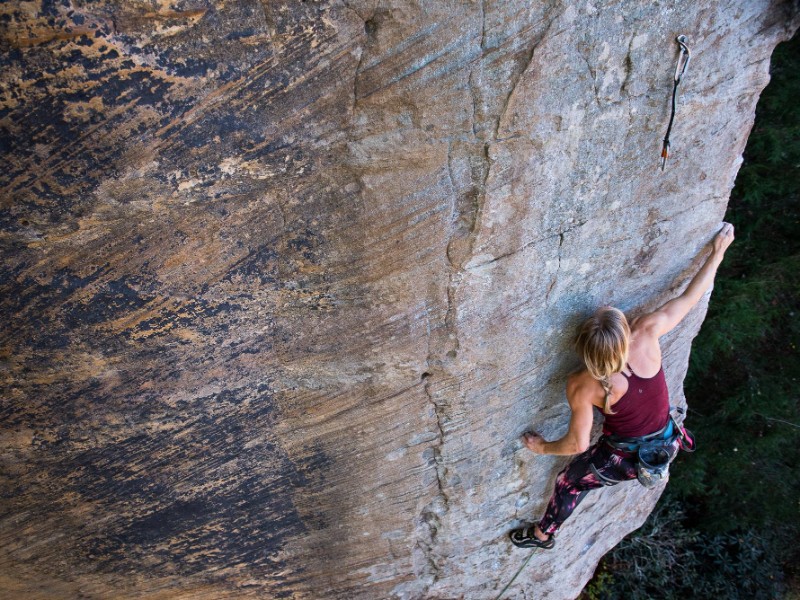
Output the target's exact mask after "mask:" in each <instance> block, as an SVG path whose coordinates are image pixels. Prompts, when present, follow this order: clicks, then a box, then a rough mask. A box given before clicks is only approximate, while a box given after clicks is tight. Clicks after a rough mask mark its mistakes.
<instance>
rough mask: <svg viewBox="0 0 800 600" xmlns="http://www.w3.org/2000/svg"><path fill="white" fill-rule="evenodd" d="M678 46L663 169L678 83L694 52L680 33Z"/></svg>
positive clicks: (663, 152)
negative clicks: (679, 51) (679, 50)
mask: <svg viewBox="0 0 800 600" xmlns="http://www.w3.org/2000/svg"><path fill="white" fill-rule="evenodd" d="M675 41H676V42H677V44H678V46H680V49H681V53H680V54H679V55H678V64H677V65H676V66H675V77H674V84H673V86H672V114H671V115H670V117H669V125H668V126H667V134H666V135H665V136H664V145H663V146H662V147H661V170H662V171H663V170H664V166H665V165H666V164H667V157H668V156H669V134H670V132H671V131H672V122H673V121H674V120H675V102H676V99H677V96H678V84H679V83H680V82H681V78H682V77H683V74H684V73H685V72H686V67H688V66H689V59H690V58H691V57H692V53H691V52H689V47H688V46H687V45H686V36H685V35H679V36H678V37H676V38H675Z"/></svg>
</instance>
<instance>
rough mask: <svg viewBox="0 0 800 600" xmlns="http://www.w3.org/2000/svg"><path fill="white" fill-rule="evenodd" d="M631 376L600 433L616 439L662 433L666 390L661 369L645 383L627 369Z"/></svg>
mask: <svg viewBox="0 0 800 600" xmlns="http://www.w3.org/2000/svg"><path fill="white" fill-rule="evenodd" d="M628 369H630V372H631V375H630V376H628V375H625V373H623V375H624V376H625V379H627V380H628V391H627V392H625V394H623V396H622V398H620V399H619V400H618V401H617V402H616V403H615V404H614V405H613V406H612V407H611V410H613V411H614V414H613V415H605V417H606V420H605V423H604V424H603V433H605V434H606V435H609V434H613V435H617V436H619V437H638V436H640V435H648V434H650V433H655V432H656V431H659V430H660V429H663V428H664V426H665V425H666V424H667V421H668V420H669V390H667V380H666V379H665V377H664V367H663V366H662V367H661V368H660V369H659V370H658V373H656V374H655V375H653V377H650V378H649V379H645V378H644V377H639V376H638V375H636V373H634V372H633V369H631V367H630V365H628Z"/></svg>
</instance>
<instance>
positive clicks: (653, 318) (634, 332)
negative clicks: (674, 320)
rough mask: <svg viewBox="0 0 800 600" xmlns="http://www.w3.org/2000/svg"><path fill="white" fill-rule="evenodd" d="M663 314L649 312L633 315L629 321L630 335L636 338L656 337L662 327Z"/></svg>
mask: <svg viewBox="0 0 800 600" xmlns="http://www.w3.org/2000/svg"><path fill="white" fill-rule="evenodd" d="M663 321H664V315H663V314H662V313H661V312H659V311H655V312H651V313H646V314H643V315H639V316H638V317H635V318H634V319H632V320H631V322H630V328H631V337H632V338H633V339H634V340H636V339H637V338H638V339H639V340H641V339H643V338H654V339H656V340H657V339H658V337H659V336H658V334H659V332H660V331H661V329H662V327H663Z"/></svg>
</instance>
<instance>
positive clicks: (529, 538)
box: [508, 523, 556, 550]
mask: <svg viewBox="0 0 800 600" xmlns="http://www.w3.org/2000/svg"><path fill="white" fill-rule="evenodd" d="M535 529H536V523H531V524H530V525H526V526H525V527H521V528H519V529H514V530H513V531H511V532H510V533H509V534H508V537H509V538H511V543H512V544H514V545H515V546H517V547H519V548H544V549H545V550H550V548H552V547H553V546H555V545H556V540H555V538H554V537H553V536H552V534H551V535H550V537H549V538H548V539H547V540H546V541H542V540H540V539H539V538H537V537H536V535H535V534H534V530H535Z"/></svg>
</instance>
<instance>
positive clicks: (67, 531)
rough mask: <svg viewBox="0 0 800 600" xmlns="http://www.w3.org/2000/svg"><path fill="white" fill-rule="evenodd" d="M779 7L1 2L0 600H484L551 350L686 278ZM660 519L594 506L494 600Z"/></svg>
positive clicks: (527, 474) (534, 487) (533, 588)
mask: <svg viewBox="0 0 800 600" xmlns="http://www.w3.org/2000/svg"><path fill="white" fill-rule="evenodd" d="M797 15H798V6H797V3H796V2H794V3H793V2H781V1H779V0H731V1H730V2H719V1H704V2H702V1H701V2H677V3H675V2H665V1H657V2H653V1H651V0H631V1H629V2H624V3H620V2H616V3H610V4H609V3H601V2H594V1H592V0H589V1H586V2H548V3H540V2H529V1H519V2H517V1H508V2H487V1H484V2H479V1H471V2H468V1H463V2H462V1H459V2H454V1H447V2H445V1H434V2H430V1H423V0H417V1H414V0H398V1H389V2H385V1H381V0H350V1H345V0H340V1H323V2H317V1H311V0H309V1H305V0H288V1H285V2H277V1H276V2H270V1H268V0H260V1H259V0H239V1H229V0H226V1H224V2H211V1H210V0H186V1H183V0H178V1H176V2H172V3H170V2H166V1H165V0H150V1H147V2H144V1H143V0H134V1H129V2H111V1H105V2H102V1H101V2H97V3H86V2H79V1H78V0H71V1H70V0H64V1H58V2H56V1H52V0H47V1H45V0H41V1H37V2H11V3H6V4H3V5H2V6H0V27H2V59H0V67H1V71H0V128H2V142H1V144H0V148H1V149H2V152H3V165H4V169H3V172H2V174H0V188H1V189H2V194H0V202H2V210H1V211H0V220H1V223H2V233H0V240H2V249H3V263H2V271H1V273H2V274H1V275H0V286H1V287H2V299H0V302H2V314H3V326H2V332H1V335H2V342H1V345H0V361H1V362H0V369H1V371H2V405H1V406H2V426H0V427H1V429H0V433H1V434H2V435H1V437H0V448H2V458H1V459H0V460H1V461H2V463H0V464H2V470H1V471H0V474H1V475H2V479H0V481H2V485H1V487H0V492H1V493H2V500H1V501H0V566H1V567H2V568H0V573H2V575H0V595H2V596H3V597H7V598H17V597H19V598H48V599H49V598H78V597H80V598H93V599H94V598H98V599H99V598H111V597H113V598H153V599H155V598H158V599H172V598H192V599H215V600H216V599H220V598H348V599H349V598H365V599H372V598H408V599H411V598H418V599H422V598H439V599H445V598H447V599H451V598H469V599H479V598H492V597H494V596H495V595H496V594H497V592H498V591H499V590H500V589H501V588H502V587H503V585H505V583H506V582H507V581H508V580H509V579H510V578H511V577H512V576H513V574H514V572H515V571H516V569H517V568H518V567H519V566H520V565H521V563H522V561H523V559H524V558H525V557H527V552H522V551H519V550H517V549H515V548H513V547H512V546H511V545H510V544H509V543H508V542H507V540H506V537H505V536H506V532H507V531H508V530H509V529H510V528H511V527H513V526H515V525H516V524H517V523H519V520H522V519H530V518H534V517H537V516H538V515H539V514H540V513H541V511H542V510H543V507H544V505H545V503H546V501H547V499H548V496H549V493H550V489H551V486H552V483H553V479H554V477H555V474H556V473H557V471H558V470H559V469H560V468H561V467H562V466H563V464H564V463H565V459H563V458H555V457H544V458H543V457H536V456H534V455H532V454H531V453H529V452H527V451H523V450H520V448H519V444H518V442H517V438H518V435H519V434H520V433H521V432H522V431H524V430H525V429H526V428H528V427H530V426H531V425H533V424H535V425H536V426H537V427H538V428H539V430H540V431H542V432H543V433H544V434H545V435H546V436H549V437H551V438H552V437H556V436H559V435H560V434H561V433H563V432H564V431H565V429H566V427H567V416H568V407H567V405H566V402H565V401H564V395H563V390H564V383H565V377H566V374H567V373H568V372H569V371H570V370H571V369H573V368H574V367H575V366H576V365H577V362H576V358H575V357H574V356H573V355H572V354H571V353H570V351H569V342H570V339H571V337H572V332H573V330H574V327H575V325H576V324H577V323H578V322H579V321H580V320H581V319H582V318H583V317H584V316H585V315H586V314H587V313H588V312H589V311H591V310H592V309H593V308H594V307H596V306H597V305H599V304H604V303H611V304H615V305H617V306H620V307H621V308H623V309H624V310H626V311H631V312H633V313H635V312H637V311H641V310H644V309H647V308H652V307H654V306H656V305H658V304H659V303H660V302H663V301H664V300H666V299H667V298H669V297H670V294H673V293H675V292H676V291H677V290H679V288H680V286H681V285H682V284H684V283H685V282H686V280H687V278H688V277H689V276H690V275H691V274H692V273H693V272H694V269H696V267H697V261H696V260H695V257H697V256H698V253H700V252H701V249H702V247H703V245H704V244H705V243H706V242H707V241H708V240H709V239H710V237H711V236H712V234H713V233H714V230H715V227H716V226H717V224H718V222H719V221H720V220H721V218H722V215H723V214H724V211H725V206H726V201H727V198H728V194H729V192H730V189H731V186H732V185H733V181H734V177H735V175H736V171H737V168H738V166H739V164H740V161H741V158H740V157H741V154H742V150H743V148H744V145H745V141H746V138H747V134H748V132H749V129H750V127H751V125H752V122H753V114H754V109H755V104H756V101H757V99H758V95H759V93H760V91H761V89H762V88H763V87H764V86H765V85H766V83H767V81H768V64H769V56H770V53H771V51H772V49H773V47H774V46H775V45H776V44H777V43H778V42H779V41H780V40H782V39H786V38H787V37H788V36H789V35H790V34H791V32H792V31H793V30H794V28H796V27H797V23H798V17H797ZM677 34H685V35H687V37H688V43H689V46H690V48H691V49H692V51H693V58H692V61H691V64H690V66H689V69H688V71H687V74H686V76H685V78H684V81H683V83H682V85H681V89H680V100H679V106H678V115H677V117H676V122H675V126H674V129H673V134H672V141H673V157H672V158H671V159H670V160H669V161H668V163H667V166H666V170H665V171H664V172H663V173H662V172H660V171H659V170H657V166H658V163H659V152H660V144H661V138H662V137H663V135H664V131H665V129H666V124H667V121H668V119H669V107H670V94H671V89H672V77H673V73H674V69H675V64H676V60H677V56H678V52H677V51H678V47H677V45H676V44H675V42H674V38H675V36H676V35H677ZM693 260H694V262H693ZM702 316H703V309H702V307H700V308H699V309H698V310H697V311H696V312H694V313H693V314H692V315H691V316H690V318H688V319H687V321H686V322H685V323H684V324H683V326H682V327H681V328H680V329H679V330H677V331H676V332H674V335H671V336H670V337H669V339H666V340H665V343H664V350H665V361H664V362H665V369H666V371H667V374H668V380H669V385H670V389H671V391H672V394H673V398H674V401H675V402H676V403H680V402H683V396H682V391H681V382H682V380H683V376H684V373H685V368H686V363H687V358H688V353H689V345H690V341H691V339H692V337H693V336H694V335H695V333H696V331H697V329H698V327H699V324H700V322H701V320H702ZM658 495H659V492H658V491H655V492H648V491H646V490H645V489H644V488H642V487H640V486H638V485H636V484H633V483H631V484H628V485H620V486H617V487H616V488H613V489H607V490H602V491H599V492H595V493H593V494H592V495H590V496H589V497H588V498H587V499H586V501H585V502H584V504H583V505H582V506H581V507H580V508H579V509H578V511H577V512H576V514H575V515H574V518H573V519H572V520H571V521H569V522H568V523H567V525H566V526H565V527H564V528H563V529H562V532H561V534H560V536H559V539H558V549H557V551H554V552H550V553H539V554H537V555H536V556H534V558H533V559H532V561H531V563H530V564H529V566H528V567H527V570H526V571H525V572H524V573H523V575H521V576H520V578H519V579H518V580H517V582H516V583H515V584H514V587H513V588H512V590H511V592H510V595H511V596H512V597H518V598H519V597H526V594H530V595H532V596H535V597H537V598H572V597H574V596H575V595H577V593H578V592H579V591H580V589H581V587H582V585H583V584H584V583H585V582H586V580H587V579H588V578H589V576H590V575H591V573H592V571H593V569H594V566H595V564H596V562H597V561H598V559H599V558H600V557H601V556H602V554H603V553H604V552H606V551H607V550H608V549H609V548H611V547H612V546H613V545H614V544H615V543H616V542H617V541H619V539H620V538H621V537H622V536H623V535H625V534H626V533H627V532H629V531H630V530H632V529H633V528H635V527H637V526H639V525H640V524H641V523H642V522H643V520H644V519H645V517H646V516H647V514H648V513H649V511H650V510H651V509H652V507H653V505H654V503H655V502H656V499H657V496H658Z"/></svg>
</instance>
